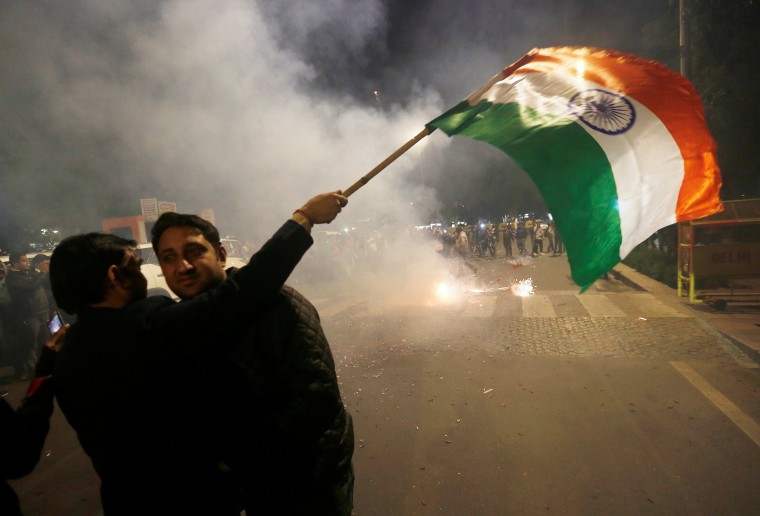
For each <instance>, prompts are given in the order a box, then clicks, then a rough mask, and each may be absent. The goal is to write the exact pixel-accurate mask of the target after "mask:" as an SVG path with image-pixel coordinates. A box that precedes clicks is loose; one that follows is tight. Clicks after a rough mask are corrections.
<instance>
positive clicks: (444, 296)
mask: <svg viewBox="0 0 760 516" xmlns="http://www.w3.org/2000/svg"><path fill="white" fill-rule="evenodd" d="M435 295H436V297H437V298H438V300H439V301H442V302H444V303H453V302H454V301H455V300H456V298H457V290H456V289H455V288H454V287H452V286H451V285H449V284H448V283H446V282H445V281H442V282H440V283H439V284H438V285H437V286H436V287H435Z"/></svg>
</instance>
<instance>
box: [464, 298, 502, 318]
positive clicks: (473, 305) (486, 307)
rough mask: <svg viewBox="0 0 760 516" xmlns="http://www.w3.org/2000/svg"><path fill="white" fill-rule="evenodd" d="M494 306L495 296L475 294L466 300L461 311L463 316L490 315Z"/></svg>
mask: <svg viewBox="0 0 760 516" xmlns="http://www.w3.org/2000/svg"><path fill="white" fill-rule="evenodd" d="M494 308H496V296H476V297H472V298H470V299H468V300H467V305H466V306H465V308H464V311H463V312H462V313H461V315H462V316H463V317H492V316H493V311H494Z"/></svg>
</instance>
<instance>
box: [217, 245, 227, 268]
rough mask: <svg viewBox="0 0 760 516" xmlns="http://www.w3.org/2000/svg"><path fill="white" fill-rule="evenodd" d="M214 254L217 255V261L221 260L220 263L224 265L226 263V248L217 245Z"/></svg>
mask: <svg viewBox="0 0 760 516" xmlns="http://www.w3.org/2000/svg"><path fill="white" fill-rule="evenodd" d="M216 255H217V256H218V257H219V261H220V262H222V265H225V264H226V263H227V249H225V248H224V246H223V245H220V246H219V249H217V251H216Z"/></svg>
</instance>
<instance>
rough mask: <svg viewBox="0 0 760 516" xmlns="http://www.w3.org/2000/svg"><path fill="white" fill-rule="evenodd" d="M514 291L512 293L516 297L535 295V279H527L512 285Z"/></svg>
mask: <svg viewBox="0 0 760 516" xmlns="http://www.w3.org/2000/svg"><path fill="white" fill-rule="evenodd" d="M510 289H511V290H512V293H513V294H514V295H516V296H520V297H527V296H530V295H532V294H533V293H534V288H533V279H532V278H527V279H523V280H520V281H516V282H515V283H512V286H511V287H510Z"/></svg>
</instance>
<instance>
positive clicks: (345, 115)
mask: <svg viewBox="0 0 760 516" xmlns="http://www.w3.org/2000/svg"><path fill="white" fill-rule="evenodd" d="M647 3H649V4H652V5H657V6H659V7H658V9H659V12H660V13H661V12H662V11H663V9H665V7H663V5H664V4H665V3H666V2H662V1H659V0H657V1H655V0H649V1H648V2H647ZM507 4H508V5H505V3H504V2H495V1H483V2H461V1H454V0H441V1H439V2H434V3H422V2H404V1H402V0H319V1H308V2H307V1H304V0H281V1H278V2H263V1H257V0H224V1H218V2H209V1H206V0H163V1H148V0H135V1H130V2H106V1H103V0H72V1H70V2H65V3H62V2H56V1H53V0H47V1H45V0H40V1H35V2H28V1H25V0H3V6H2V16H0V88H2V90H1V93H2V95H0V191H2V197H3V202H2V203H1V204H2V206H0V239H3V238H4V239H5V240H6V241H5V242H0V246H2V245H6V246H7V245H9V244H10V242H8V241H7V240H8V239H9V238H10V237H9V235H10V234H11V233H12V231H11V228H12V226H14V225H15V226H24V225H35V224H36V225H43V226H45V225H46V226H53V227H55V226H58V227H61V229H63V230H64V231H66V232H68V233H72V232H79V231H86V230H99V228H100V221H101V219H103V218H107V217H117V216H127V215H135V214H138V213H139V211H140V205H139V199H140V198H145V197H156V198H158V199H160V200H166V201H174V202H176V203H177V205H178V210H179V211H183V212H199V211H200V210H201V209H204V208H213V209H214V210H215V212H216V221H217V225H218V226H219V228H220V230H221V231H222V233H234V234H236V235H238V236H239V237H241V238H244V239H250V240H258V239H261V238H265V237H267V236H268V235H270V234H271V233H272V232H273V231H274V229H275V228H276V227H277V226H278V225H279V223H280V222H281V221H282V220H284V219H285V218H287V217H289V216H290V214H291V212H292V211H293V210H294V209H295V208H297V207H299V206H300V205H301V204H302V203H303V202H304V201H305V200H306V199H308V198H309V197H310V196H312V195H314V194H316V193H319V192H324V191H329V190H335V189H345V188H347V187H348V186H349V185H351V184H353V183H354V182H355V181H356V180H357V179H359V178H360V177H361V176H362V175H364V174H365V173H366V172H367V171H368V170H370V169H371V168H372V167H374V166H375V165H376V164H377V163H378V162H380V161H381V160H382V159H384V158H385V157H386V156H387V155H389V154H390V153H391V152H392V151H394V150H395V149H396V148H398V147H399V146H400V145H401V144H402V143H404V142H405V141H406V140H407V139H409V138H410V137H412V136H413V135H414V134H416V133H417V132H418V131H419V130H420V129H422V127H423V125H424V123H425V122H427V121H428V120H430V119H432V118H434V117H435V116H437V115H438V114H440V113H441V112H442V111H443V110H445V109H447V108H448V107H450V106H451V105H453V104H455V103H456V102H457V101H458V100H459V99H461V98H463V97H464V96H465V95H467V94H468V93H470V91H472V90H473V89H475V88H476V87H477V86H479V85H480V83H482V82H483V81H484V80H486V79H487V78H489V77H490V76H492V75H493V74H494V73H495V72H496V71H498V70H499V69H501V68H502V67H504V66H505V65H507V64H509V63H510V62H511V61H513V60H515V59H516V58H518V57H519V56H520V55H522V54H523V53H525V52H526V51H527V50H529V49H530V48H532V47H535V46H549V45H556V44H563V45H564V44H583V45H594V46H610V47H614V48H618V49H621V50H630V51H636V50H638V48H637V47H636V44H635V43H631V41H634V42H635V41H636V39H635V38H636V37H639V36H640V33H641V27H642V26H643V25H644V24H645V23H646V22H647V18H646V17H647V16H649V17H654V16H656V13H655V12H654V11H652V10H650V11H649V12H647V10H646V9H642V8H641V6H640V5H639V4H636V5H634V6H631V5H629V4H633V3H631V2H622V1H606V2H602V1H601V0H594V1H586V2H566V3H562V5H561V6H557V5H556V2H549V1H546V0H541V1H535V2H528V1H513V2H508V3H507ZM655 11H656V10H655ZM626 34H627V35H628V36H631V38H630V39H628V40H624V38H626V37H627V36H626ZM484 147H485V146H483V145H481V144H478V143H476V142H469V141H456V140H455V141H453V142H449V141H448V140H447V139H446V138H445V137H444V136H443V135H441V134H437V133H436V134H433V135H432V136H430V137H428V138H427V139H425V140H424V141H423V143H422V144H419V145H418V146H417V147H415V148H414V149H412V151H410V152H409V153H407V155H405V156H404V157H402V158H401V159H399V160H398V161H397V162H396V163H394V164H393V165H391V167H390V168H389V169H388V170H386V171H384V172H383V173H381V174H380V175H379V176H377V177H376V178H375V179H373V180H372V182H371V183H370V184H369V185H367V186H365V187H364V188H362V189H361V190H359V191H358V192H357V193H356V194H355V195H354V196H352V197H351V200H350V203H349V206H348V208H347V209H346V210H344V213H343V214H342V215H341V217H340V219H339V220H338V221H336V222H335V223H333V225H332V226H330V227H328V228H326V229H329V230H331V231H332V230H336V231H342V230H344V229H345V228H349V227H354V226H356V225H357V224H359V225H361V224H365V226H367V227H370V226H373V227H375V226H376V225H377V224H379V223H380V221H384V222H385V223H393V224H397V225H394V226H389V227H393V228H398V227H400V226H408V225H411V224H415V223H425V222H430V221H433V220H435V219H436V218H437V219H438V220H441V221H445V220H446V218H447V217H448V218H451V217H452V216H453V215H452V214H455V213H457V212H456V210H453V211H452V209H451V207H452V206H454V205H458V204H457V203H461V204H464V205H466V207H465V208H464V211H463V214H465V215H469V216H473V215H474V214H478V207H477V206H473V204H474V203H473V202H471V201H472V200H473V199H476V200H477V202H478V203H482V205H483V207H487V206H502V205H503V207H504V209H503V213H507V212H508V211H512V212H514V211H522V210H525V209H528V208H535V206H540V205H541V201H540V196H539V195H538V194H537V192H536V190H535V188H534V187H533V185H532V183H531V182H530V181H529V180H528V179H527V177H526V176H525V174H523V173H522V172H521V171H519V169H517V167H516V166H515V165H514V164H513V163H512V162H511V161H510V160H509V159H508V158H507V157H506V156H503V155H501V154H500V153H498V152H497V151H494V150H492V149H485V148H484ZM474 156H476V157H474ZM463 201H464V202H463ZM492 211H493V210H492ZM499 213H502V212H499ZM320 229H325V228H320ZM394 231H398V230H397V229H394ZM4 232H5V236H4V237H2V236H1V235H2V234H3V233H4ZM399 252H400V251H398V250H396V251H395V254H396V257H397V258H398V256H399ZM401 256H402V257H403V254H402V255H401ZM420 260H421V258H420V257H419V255H417V254H415V255H414V256H409V257H408V261H414V262H419V261H420ZM401 261H403V259H402V260H401Z"/></svg>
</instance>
